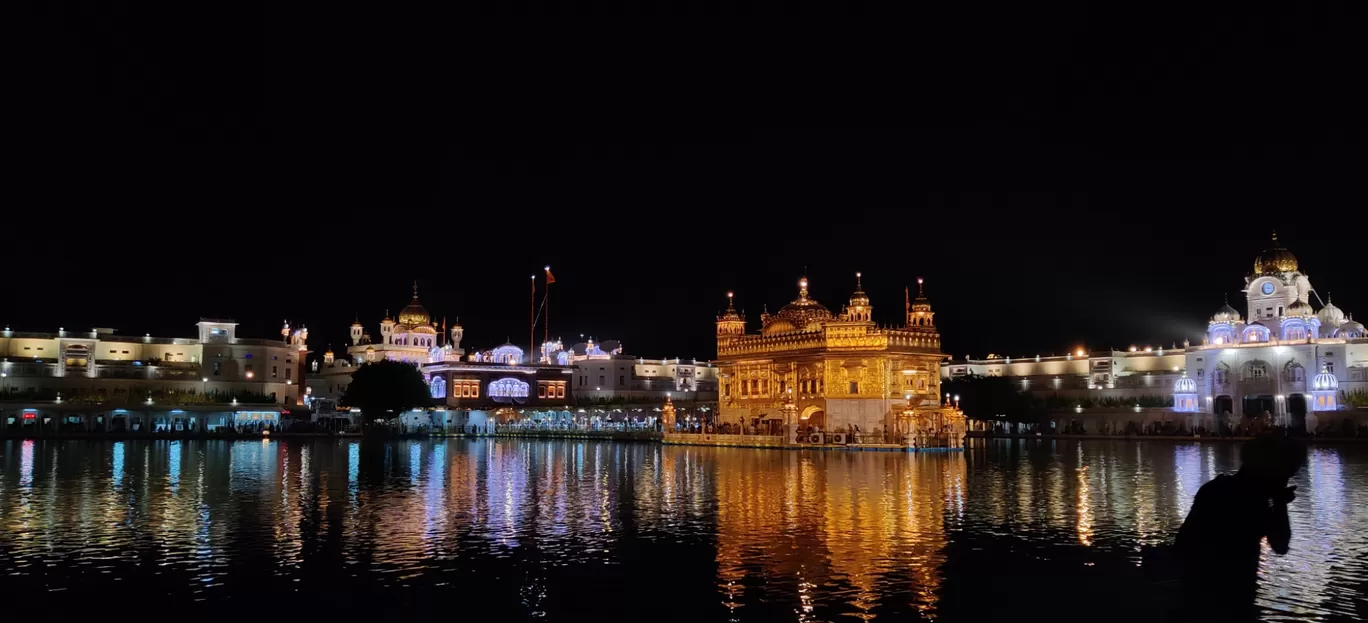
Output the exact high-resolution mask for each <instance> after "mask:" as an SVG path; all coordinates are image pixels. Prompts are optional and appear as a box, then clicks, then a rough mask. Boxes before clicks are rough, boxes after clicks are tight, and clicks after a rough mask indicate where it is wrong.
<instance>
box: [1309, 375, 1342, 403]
mask: <svg viewBox="0 0 1368 623" xmlns="http://www.w3.org/2000/svg"><path fill="white" fill-rule="evenodd" d="M1338 400H1339V379H1337V378H1335V375H1333V374H1330V370H1329V369H1328V368H1326V367H1325V366H1321V371H1320V374H1317V375H1316V376H1314V377H1312V379H1311V410H1312V411H1337V410H1339V403H1338Z"/></svg>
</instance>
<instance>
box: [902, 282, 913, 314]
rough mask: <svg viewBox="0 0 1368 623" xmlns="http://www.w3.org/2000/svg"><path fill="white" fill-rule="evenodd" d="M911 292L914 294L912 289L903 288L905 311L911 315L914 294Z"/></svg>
mask: <svg viewBox="0 0 1368 623" xmlns="http://www.w3.org/2000/svg"><path fill="white" fill-rule="evenodd" d="M911 292H912V290H911V289H910V288H908V287H907V286H903V311H905V312H909V313H910V312H911V311H912V294H911Z"/></svg>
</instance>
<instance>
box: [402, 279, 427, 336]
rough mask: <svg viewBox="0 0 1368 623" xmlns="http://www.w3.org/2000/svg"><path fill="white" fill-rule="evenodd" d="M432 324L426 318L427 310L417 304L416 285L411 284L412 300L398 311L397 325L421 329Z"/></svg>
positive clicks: (420, 304)
mask: <svg viewBox="0 0 1368 623" xmlns="http://www.w3.org/2000/svg"><path fill="white" fill-rule="evenodd" d="M431 322H432V319H431V317H430V316H428V311H427V308H425V307H423V305H422V303H419V302H418V283H417V282H414V284H413V300H412V301H409V304H408V305H407V306H405V307H404V308H403V309H401V310H399V324H402V325H408V326H410V327H421V326H424V325H427V324H429V323H431Z"/></svg>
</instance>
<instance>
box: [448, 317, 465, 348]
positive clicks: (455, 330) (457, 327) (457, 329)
mask: <svg viewBox="0 0 1368 623" xmlns="http://www.w3.org/2000/svg"><path fill="white" fill-rule="evenodd" d="M464 335H465V328H463V327H462V326H461V317H460V316H457V317H456V324H453V325H451V348H452V349H454V350H458V351H459V350H461V337H463V336H464Z"/></svg>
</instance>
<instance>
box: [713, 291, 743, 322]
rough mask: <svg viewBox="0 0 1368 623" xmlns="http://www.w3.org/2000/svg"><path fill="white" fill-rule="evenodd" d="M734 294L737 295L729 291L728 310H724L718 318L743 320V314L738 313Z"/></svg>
mask: <svg viewBox="0 0 1368 623" xmlns="http://www.w3.org/2000/svg"><path fill="white" fill-rule="evenodd" d="M734 296H735V295H734V294H733V293H731V292H728V293H727V311H726V312H724V313H723V314H722V315H721V316H719V317H718V318H717V319H718V320H720V321H728V322H741V314H738V313H736V305H735V304H734V303H733V302H732V298H734Z"/></svg>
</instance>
